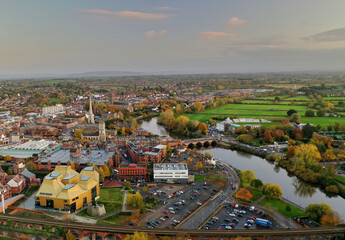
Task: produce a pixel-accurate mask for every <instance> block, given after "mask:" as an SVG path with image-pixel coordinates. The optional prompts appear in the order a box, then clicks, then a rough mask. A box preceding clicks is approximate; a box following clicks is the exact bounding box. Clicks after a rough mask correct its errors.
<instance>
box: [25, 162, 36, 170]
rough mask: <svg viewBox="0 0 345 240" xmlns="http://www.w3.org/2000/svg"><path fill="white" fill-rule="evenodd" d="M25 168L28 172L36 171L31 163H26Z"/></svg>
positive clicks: (34, 165)
mask: <svg viewBox="0 0 345 240" xmlns="http://www.w3.org/2000/svg"><path fill="white" fill-rule="evenodd" d="M25 167H26V169H28V170H29V171H35V170H36V169H37V166H36V164H35V163H34V162H33V161H28V162H26V163H25Z"/></svg>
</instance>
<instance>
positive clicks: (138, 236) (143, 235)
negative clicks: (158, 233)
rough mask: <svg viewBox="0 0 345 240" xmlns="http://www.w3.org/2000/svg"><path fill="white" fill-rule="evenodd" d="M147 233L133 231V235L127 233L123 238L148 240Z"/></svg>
mask: <svg viewBox="0 0 345 240" xmlns="http://www.w3.org/2000/svg"><path fill="white" fill-rule="evenodd" d="M149 239H150V238H149V235H148V234H147V233H144V232H134V234H133V235H127V236H126V237H125V238H124V240H149Z"/></svg>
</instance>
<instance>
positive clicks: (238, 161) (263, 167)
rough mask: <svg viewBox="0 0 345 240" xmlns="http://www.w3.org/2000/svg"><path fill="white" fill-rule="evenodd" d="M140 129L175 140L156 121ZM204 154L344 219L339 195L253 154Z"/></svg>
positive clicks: (301, 203) (299, 201)
mask: <svg viewBox="0 0 345 240" xmlns="http://www.w3.org/2000/svg"><path fill="white" fill-rule="evenodd" d="M141 127H142V128H144V129H146V130H147V131H150V132H152V133H154V134H158V135H161V136H169V137H170V138H172V139H175V136H173V135H170V134H169V133H168V132H167V130H166V129H165V128H164V127H162V126H160V125H158V124H157V118H152V119H150V120H149V121H147V122H145V121H143V122H142V123H141ZM205 151H209V152H211V153H212V154H213V156H214V157H215V158H217V159H220V160H222V161H224V162H227V163H229V164H230V165H232V166H233V167H235V168H237V169H240V170H241V169H243V170H252V171H253V172H254V173H255V176H256V177H257V178H259V179H261V180H262V181H263V182H264V183H276V184H279V185H280V186H281V188H282V190H283V197H284V198H286V199H288V200H290V201H292V202H294V203H296V204H297V205H299V206H302V207H306V206H308V204H310V203H327V204H329V205H330V206H331V207H332V208H333V210H335V211H337V212H338V213H339V215H340V216H341V217H342V218H343V219H344V218H345V207H344V206H345V199H343V198H342V197H340V196H336V197H329V196H327V195H326V194H325V193H324V192H322V191H321V190H320V188H318V187H316V186H313V185H311V184H308V183H305V182H303V181H301V180H300V179H298V178H297V177H295V176H291V175H289V174H288V172H287V171H286V170H285V169H283V168H280V167H279V166H277V165H275V164H274V163H270V162H268V161H266V160H265V159H263V158H260V157H257V156H255V155H251V154H248V153H243V152H239V151H232V150H230V149H223V148H214V149H209V150H203V151H201V152H205Z"/></svg>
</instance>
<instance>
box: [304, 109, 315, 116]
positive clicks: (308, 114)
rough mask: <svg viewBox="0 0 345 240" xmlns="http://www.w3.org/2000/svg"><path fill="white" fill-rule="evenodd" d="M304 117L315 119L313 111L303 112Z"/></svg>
mask: <svg viewBox="0 0 345 240" xmlns="http://www.w3.org/2000/svg"><path fill="white" fill-rule="evenodd" d="M305 116H306V117H315V114H314V111H313V110H307V111H306V112H305Z"/></svg>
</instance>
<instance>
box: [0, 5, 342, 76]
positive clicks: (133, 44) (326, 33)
mask: <svg viewBox="0 0 345 240" xmlns="http://www.w3.org/2000/svg"><path fill="white" fill-rule="evenodd" d="M343 9H345V2H341V1H337V0H329V1H323V0H304V1H297V0H291V1H288V2H287V1H282V0H265V1H260V2H259V1H246V0H245V1H235V0H216V1H207V0H190V1H182V0H176V1H169V0H160V1H157V0H146V1H140V0H132V1H126V0H117V1H111V0H99V1H91V0H75V1H67V0H60V1H54V2H50V1H45V0H33V1H19V0H11V1H3V2H2V7H1V10H0V13H1V14H0V27H1V29H2V34H1V36H0V56H1V57H0V75H2V76H4V75H6V76H14V75H61V74H79V73H84V72H96V71H129V72H144V73H150V72H155V73H157V72H179V73H255V72H290V71H291V72H303V71H306V72H308V71H316V72H317V71H322V72H325V71H329V72H332V71H343V70H344V65H345V15H344V14H343Z"/></svg>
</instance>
